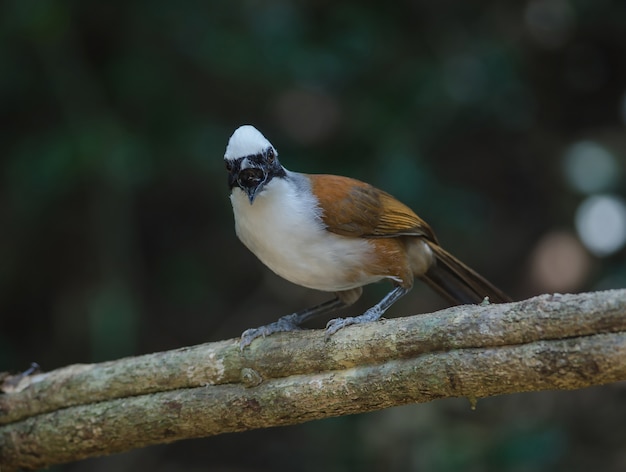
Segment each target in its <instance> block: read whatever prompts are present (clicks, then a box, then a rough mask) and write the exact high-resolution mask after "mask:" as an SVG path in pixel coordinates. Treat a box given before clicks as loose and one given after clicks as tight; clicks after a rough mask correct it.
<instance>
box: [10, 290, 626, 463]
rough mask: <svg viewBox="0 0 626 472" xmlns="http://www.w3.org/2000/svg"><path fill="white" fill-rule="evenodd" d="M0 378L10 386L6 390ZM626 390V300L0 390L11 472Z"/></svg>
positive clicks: (404, 323) (220, 350) (291, 340)
mask: <svg viewBox="0 0 626 472" xmlns="http://www.w3.org/2000/svg"><path fill="white" fill-rule="evenodd" d="M1 378H2V377H1V376H0V379H1ZM625 379H626V290H613V291H607V292H596V293H586V294H580V295H543V296H540V297H535V298H532V299H530V300H526V301H522V302H516V303H510V304H505V305H486V306H479V305H471V306H470V305H466V306H458V307H453V308H449V309H446V310H442V311H440V312H437V313H432V314H427V315H417V316H412V317H407V318H396V319H389V320H385V321H382V322H378V323H369V324H364V325H357V326H352V327H349V328H346V329H344V330H341V331H339V332H338V333H337V334H335V335H334V336H333V337H332V338H331V339H330V340H329V341H328V342H325V341H324V333H323V331H321V330H315V331H302V332H297V333H286V334H278V335H274V336H271V337H269V338H267V339H264V340H258V341H255V342H254V343H253V344H252V345H251V346H250V347H249V348H246V349H245V350H244V351H243V352H240V350H239V343H238V340H236V339H235V340H229V341H221V342H216V343H209V344H203V345H199V346H194V347H189V348H182V349H178V350H174V351H168V352H160V353H155V354H149V355H144V356H138V357H132V358H126V359H120V360H117V361H112V362H105V363H101V364H88V365H73V366H69V367H65V368H62V369H58V370H55V371H52V372H47V373H43V374H36V375H30V376H26V377H23V378H20V377H19V376H16V377H8V378H5V379H4V381H3V382H2V383H0V392H4V394H0V466H1V467H0V468H1V470H2V471H3V472H6V471H7V470H14V469H17V468H28V469H34V468H41V467H44V466H47V465H51V464H56V463H62V462H68V461H74V460H78V459H82V458H86V457H92V456H97V455H102V454H110V453H114V452H121V451H126V450H130V449H133V448H138V447H143V446H147V445H151V444H158V443H167V442H172V441H177V440H180V439H185V438H194V437H202V436H210V435H215V434H220V433H225V432H232V431H244V430H249V429H254V428H263V427H269V426H277V425H287V424H295V423H302V422H304V421H309V420H312V419H318V418H327V417H332V416H339V415H345V414H352V413H360V412H366V411H372V410H378V409H381V408H387V407H390V406H395V405H402V404H407V403H419V402H427V401H430V400H433V399H436V398H446V397H468V398H469V399H470V401H472V402H475V401H476V399H478V398H482V397H488V396H492V395H500V394H505V393H513V392H525V391H533V390H547V389H577V388H583V387H587V386H590V385H599V384H606V383H609V382H616V381H620V380H625Z"/></svg>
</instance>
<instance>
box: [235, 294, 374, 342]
mask: <svg viewBox="0 0 626 472" xmlns="http://www.w3.org/2000/svg"><path fill="white" fill-rule="evenodd" d="M362 292H363V290H362V289H361V288H360V287H359V288H356V289H352V290H346V291H343V292H337V293H336V294H335V295H336V297H335V298H333V299H332V300H329V301H327V302H324V303H320V304H319V305H316V306H314V307H311V308H307V309H306V310H302V311H298V312H296V313H291V314H290V315H286V316H283V317H281V318H279V319H278V320H277V321H275V322H273V323H270V324H268V325H265V326H261V327H259V328H251V329H247V330H245V331H244V332H243V333H242V334H241V342H240V347H241V349H243V348H245V347H246V346H247V345H249V344H250V343H251V342H252V341H254V340H255V339H256V338H260V337H265V336H269V335H270V334H274V333H280V332H285V331H298V330H300V329H302V328H300V325H301V324H302V323H304V322H305V321H308V320H310V319H311V318H315V317H316V316H319V315H323V314H324V313H328V312H330V311H334V310H338V309H340V308H345V307H347V306H349V305H352V304H353V303H354V302H356V301H357V300H358V299H359V297H360V296H361V293H362Z"/></svg>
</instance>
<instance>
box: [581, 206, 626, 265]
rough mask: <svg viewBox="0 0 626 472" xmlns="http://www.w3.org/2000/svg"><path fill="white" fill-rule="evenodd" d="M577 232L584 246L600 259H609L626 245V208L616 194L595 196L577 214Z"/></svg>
mask: <svg viewBox="0 0 626 472" xmlns="http://www.w3.org/2000/svg"><path fill="white" fill-rule="evenodd" d="M576 229H577V230H578V235H579V236H580V239H581V240H582V242H583V244H584V245H585V246H586V247H587V248H588V249H589V250H590V251H591V252H592V253H593V254H595V255H596V256H608V255H610V254H613V253H614V252H616V251H618V250H619V249H621V248H622V247H623V246H624V243H626V205H625V204H624V201H623V200H622V199H621V198H619V197H616V196H613V195H595V196H593V197H589V198H587V199H586V200H585V201H583V202H582V203H581V204H580V206H579V207H578V210H577V211H576Z"/></svg>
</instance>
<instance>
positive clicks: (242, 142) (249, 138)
mask: <svg viewBox="0 0 626 472" xmlns="http://www.w3.org/2000/svg"><path fill="white" fill-rule="evenodd" d="M268 147H273V146H272V143H270V142H269V141H268V140H267V139H265V136H263V135H262V134H261V132H260V131H259V130H258V129H256V128H255V127H254V126H251V125H243V126H240V127H239V128H237V129H236V130H235V132H234V133H233V135H232V136H231V137H230V139H229V140H228V146H226V153H225V154H224V159H227V160H229V161H230V160H233V159H238V158H240V157H244V156H250V155H253V154H259V153H260V152H263V151H265V150H266V149H267V148H268Z"/></svg>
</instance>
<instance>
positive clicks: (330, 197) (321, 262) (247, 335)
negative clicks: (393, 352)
mask: <svg viewBox="0 0 626 472" xmlns="http://www.w3.org/2000/svg"><path fill="white" fill-rule="evenodd" d="M224 163H225V167H226V171H227V173H228V186H229V189H230V192H231V194H230V201H231V204H232V207H233V214H234V220H235V232H236V234H237V236H238V238H239V239H240V240H241V242H242V243H243V244H244V245H245V246H246V247H247V248H248V249H249V250H250V251H251V252H252V253H254V255H255V256H256V257H257V258H258V259H259V260H260V261H261V262H262V263H263V264H265V265H266V266H267V267H268V268H269V269H271V270H272V271H273V272H274V273H276V274H278V275H279V276H280V277H282V278H284V279H286V280H288V281H290V282H292V283H294V284H297V285H300V286H303V287H307V288H310V289H314V290H319V291H323V292H330V293H332V294H334V296H333V297H332V298H330V299H329V300H328V301H326V302H323V303H321V304H319V305H316V306H314V307H311V308H307V309H304V310H302V311H298V312H295V313H291V314H288V315H285V316H282V317H281V318H279V319H278V320H277V321H275V322H273V323H270V324H268V325H264V326H261V327H258V328H251V329H248V330H246V331H244V332H243V333H242V335H241V339H240V346H241V349H244V348H245V347H246V346H248V345H249V344H251V343H252V341H254V340H255V339H256V338H259V337H265V336H269V335H271V334H274V333H277V332H288V331H296V330H299V329H302V328H301V325H302V324H303V323H304V322H306V321H307V320H309V319H311V318H313V317H317V316H319V315H322V314H326V313H330V312H335V311H337V310H339V309H341V308H345V307H347V306H350V305H352V304H353V303H355V302H356V301H357V300H358V299H359V298H360V297H361V294H362V292H363V286H365V285H369V284H372V283H374V282H378V281H381V280H388V281H390V282H391V285H392V288H391V290H390V291H389V292H388V293H387V294H386V295H385V296H384V297H383V298H382V299H381V300H380V301H379V302H378V303H376V304H375V305H374V306H372V307H371V308H369V309H368V310H366V311H365V312H364V313H363V314H361V315H358V316H353V317H345V318H334V319H331V320H330V321H329V322H328V324H327V325H326V329H325V331H326V334H325V336H326V339H329V337H330V336H332V335H333V334H334V333H336V332H337V331H339V330H341V329H343V328H345V327H346V326H349V325H354V324H359V323H365V322H373V321H377V320H379V319H381V317H382V316H383V314H384V313H385V311H386V310H387V309H388V308H389V307H390V306H391V305H392V304H393V303H395V302H396V301H397V300H398V299H400V298H401V297H403V296H404V295H406V294H407V293H408V292H409V291H410V290H411V288H412V287H413V283H414V280H415V279H416V278H417V279H420V280H422V281H423V282H425V283H426V284H427V285H428V286H430V287H431V288H432V289H434V290H435V291H436V292H438V293H439V294H441V295H442V296H443V297H444V298H446V299H447V300H448V301H449V302H450V303H451V304H471V303H474V304H476V303H482V302H485V301H488V302H490V303H504V302H509V301H511V299H510V298H509V297H508V296H507V295H506V294H505V293H504V292H503V291H501V290H500V289H498V288H497V287H495V286H494V285H493V284H492V283H490V282H489V281H487V280H486V279H485V278H484V277H482V276H481V275H479V274H478V273H477V272H475V271H474V270H473V269H471V268H470V267H468V266H467V265H465V264H464V263H463V262H461V261H459V260H458V259H457V258H456V257H454V256H452V255H451V254H450V253H449V252H447V251H446V250H445V249H443V248H442V247H441V246H440V245H439V242H438V240H437V237H436V236H435V234H434V232H433V230H432V229H431V228H430V226H429V225H428V224H427V223H426V222H425V221H424V220H422V219H421V218H420V217H419V216H417V215H416V214H415V212H413V210H411V209H410V208H409V207H408V206H406V205H405V204H403V203H401V202H400V201H398V200H397V199H396V198H394V197H393V196H391V195H390V194H389V193H387V192H385V191H383V190H379V189H378V188H376V187H374V186H372V185H370V184H368V183H365V182H362V181H359V180H356V179H353V178H350V177H343V176H338V175H329V174H305V173H300V172H294V171H290V170H288V169H287V168H285V167H284V166H283V165H282V164H281V163H280V162H279V160H278V152H277V151H276V148H275V147H274V146H273V145H272V144H271V143H270V142H269V141H268V140H267V139H266V138H265V136H264V135H263V134H262V133H261V132H260V131H258V130H257V129H256V128H255V127H254V126H252V125H243V126H240V127H238V128H237V129H236V130H235V131H234V133H233V134H232V136H231V137H230V139H229V140H228V144H227V146H226V151H225V153H224Z"/></svg>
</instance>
